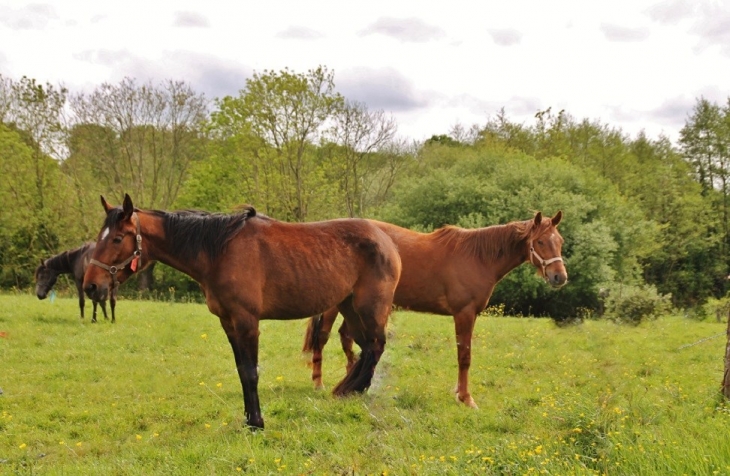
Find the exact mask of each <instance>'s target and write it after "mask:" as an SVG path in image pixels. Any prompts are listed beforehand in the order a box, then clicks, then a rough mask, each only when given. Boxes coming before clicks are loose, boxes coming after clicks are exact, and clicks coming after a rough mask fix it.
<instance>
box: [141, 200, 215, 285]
mask: <svg viewBox="0 0 730 476" xmlns="http://www.w3.org/2000/svg"><path fill="white" fill-rule="evenodd" d="M137 215H138V217H139V219H140V221H141V222H140V226H141V234H142V261H143V263H142V264H143V265H146V264H147V263H149V262H150V261H159V262H160V263H163V264H166V265H167V266H170V267H171V268H175V269H176V270H178V271H181V272H183V273H185V274H187V275H188V276H190V277H191V278H193V279H194V280H196V281H197V282H202V281H201V280H202V279H204V277H205V276H206V275H207V274H208V270H209V268H210V266H209V264H208V262H207V260H184V259H182V258H180V257H179V256H177V255H176V254H174V253H172V252H171V251H170V249H171V246H170V245H171V243H170V240H169V239H168V237H167V236H165V231H164V227H163V223H162V221H163V218H162V217H160V216H157V215H152V214H148V213H144V212H137Z"/></svg>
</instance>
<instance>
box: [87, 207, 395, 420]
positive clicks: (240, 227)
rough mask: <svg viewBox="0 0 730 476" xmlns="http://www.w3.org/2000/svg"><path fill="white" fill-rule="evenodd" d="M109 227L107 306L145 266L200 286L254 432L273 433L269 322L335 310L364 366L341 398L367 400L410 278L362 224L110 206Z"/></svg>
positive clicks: (98, 289)
mask: <svg viewBox="0 0 730 476" xmlns="http://www.w3.org/2000/svg"><path fill="white" fill-rule="evenodd" d="M101 202H102V205H103V206H104V210H105V211H106V214H107V215H106V220H105V222H104V225H103V227H102V230H101V231H100V232H99V237H98V240H97V245H96V250H95V251H94V254H93V259H92V261H91V263H92V264H94V265H95V266H89V268H88V269H87V270H86V275H85V276H84V290H85V291H86V294H87V295H89V297H93V298H97V299H100V298H102V297H103V296H105V295H106V294H107V293H108V292H109V289H110V288H113V287H116V286H117V285H118V283H121V282H123V281H124V280H125V279H127V278H128V277H129V276H130V275H131V274H133V273H134V272H135V271H136V270H138V269H140V267H141V265H142V262H148V261H150V260H154V261H161V262H162V263H165V264H167V265H168V266H171V267H173V268H175V269H177V270H179V271H182V272H183V273H185V274H187V275H188V276H190V277H191V278H193V279H195V280H196V281H197V282H198V283H199V284H200V287H201V288H202V290H203V293H204V294H205V300H206V303H207V304H208V309H209V310H210V312H212V313H213V314H215V315H216V316H218V318H219V319H220V323H221V325H222V326H223V330H224V331H225V333H226V336H227V337H228V341H229V342H230V344H231V348H232V349H233V356H234V358H235V361H236V368H237V370H238V376H239V378H240V380H241V387H242V389H243V401H244V409H245V414H246V423H247V424H248V425H249V426H250V427H252V428H263V427H264V420H263V417H262V416H261V408H260V405H259V397H258V388H257V387H258V368H257V366H258V346H259V320H261V319H299V318H303V317H307V316H311V315H314V314H317V313H321V312H323V311H325V310H327V309H329V308H331V307H333V306H337V309H338V310H339V311H340V312H341V313H342V314H343V315H344V317H345V320H346V321H347V324H348V329H350V334H351V335H352V337H353V339H354V340H355V342H357V344H358V345H359V346H360V348H361V349H362V353H361V355H360V359H359V360H358V361H357V363H355V364H354V365H353V366H352V367H351V368H350V370H349V371H348V372H347V375H346V376H345V378H344V379H343V380H342V381H341V382H340V383H339V384H338V385H337V387H335V389H334V391H333V393H334V394H335V395H346V394H349V393H352V392H363V391H365V390H366V389H367V388H368V387H369V386H370V383H371V380H372V377H373V373H374V372H375V367H376V365H377V363H378V361H379V360H380V356H381V354H382V353H383V351H384V348H385V326H386V324H387V321H388V316H389V314H390V310H391V304H392V300H393V292H394V290H395V286H396V284H397V283H398V278H399V276H400V272H401V261H400V257H399V256H398V250H397V249H396V247H395V245H394V244H393V242H392V240H391V239H390V238H389V237H388V235H386V234H385V233H383V232H382V231H381V230H380V229H379V228H378V227H377V226H375V225H374V224H372V223H370V222H368V221H367V220H362V219H341V220H330V221H323V222H315V223H284V222H280V221H277V220H274V219H272V218H268V217H266V216H262V215H258V214H256V211H255V210H254V208H253V207H246V208H244V209H243V211H242V212H240V213H237V214H232V215H225V214H212V213H205V212H185V211H183V212H164V211H158V210H140V209H137V208H135V207H134V206H133V204H132V200H131V199H130V198H129V195H126V196H125V197H124V203H123V205H122V207H121V208H119V207H117V208H114V207H112V206H110V205H109V204H108V203H107V202H106V200H105V199H104V197H101Z"/></svg>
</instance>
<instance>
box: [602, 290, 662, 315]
mask: <svg viewBox="0 0 730 476" xmlns="http://www.w3.org/2000/svg"><path fill="white" fill-rule="evenodd" d="M605 306H606V307H605V309H606V314H605V317H606V318H608V319H611V320H613V321H615V322H620V323H625V324H634V325H637V324H639V323H641V321H643V320H644V319H656V318H657V317H659V316H660V315H661V314H666V313H668V312H670V311H671V309H672V304H671V295H669V294H659V293H658V292H657V290H656V288H655V287H654V286H651V285H645V286H626V285H620V286H619V287H618V288H615V289H612V290H611V291H610V292H609V293H608V296H607V297H606V303H605Z"/></svg>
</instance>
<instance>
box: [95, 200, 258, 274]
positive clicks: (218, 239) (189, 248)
mask: <svg viewBox="0 0 730 476" xmlns="http://www.w3.org/2000/svg"><path fill="white" fill-rule="evenodd" d="M148 212H149V213H151V214H152V215H155V216H157V217H159V218H161V219H162V227H163V230H164V232H165V236H166V238H167V241H168V243H169V245H170V249H169V251H170V252H171V253H173V254H175V255H177V256H180V257H182V258H183V259H187V260H194V259H196V258H197V257H198V254H199V253H200V252H201V251H203V252H205V254H207V255H208V259H210V260H211V261H214V260H215V259H216V258H217V257H218V256H220V254H221V253H222V252H223V251H224V250H225V248H226V245H227V244H228V242H229V241H230V240H231V238H233V237H234V236H236V234H237V233H238V232H239V231H240V230H241V229H242V228H243V226H244V225H245V224H246V220H247V219H249V218H251V217H254V216H256V210H255V209H254V208H253V207H252V206H247V207H244V208H243V209H242V210H241V211H240V212H238V213H233V214H224V213H210V212H205V211H200V210H178V211H174V212H166V211H161V210H149V211H148ZM123 214H124V212H123V211H122V209H121V208H115V209H113V210H110V211H109V213H108V214H107V217H106V221H105V222H104V227H110V228H113V227H114V225H115V224H116V223H118V222H119V221H120V220H121V218H122V216H123ZM142 246H144V245H142Z"/></svg>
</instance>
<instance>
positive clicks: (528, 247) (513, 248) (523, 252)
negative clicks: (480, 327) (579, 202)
mask: <svg viewBox="0 0 730 476" xmlns="http://www.w3.org/2000/svg"><path fill="white" fill-rule="evenodd" d="M562 216H563V214H562V212H558V213H557V214H556V215H555V216H554V217H552V218H543V217H542V214H541V213H539V212H538V213H537V214H536V215H535V217H534V218H533V219H531V220H526V221H517V222H511V223H507V224H506V225H495V226H489V227H486V228H479V229H475V230H466V229H462V228H457V227H453V226H447V227H444V228H440V229H438V230H436V231H434V232H433V233H418V232H415V231H411V230H407V229H405V228H401V227H399V226H395V225H391V224H389V223H383V222H378V221H373V222H372V223H374V224H375V225H376V226H378V228H380V229H381V230H383V231H384V232H385V233H386V234H387V235H388V236H390V237H391V238H392V239H393V242H394V243H395V244H396V245H397V246H398V252H399V253H400V256H401V260H402V262H403V272H402V274H401V278H400V281H399V282H398V287H397V288H396V290H395V296H394V298H393V303H394V304H396V305H397V306H401V307H403V308H406V309H409V310H413V311H420V312H429V313H433V314H441V315H452V316H454V324H455V326H456V346H457V352H458V358H459V378H458V383H457V386H456V395H457V398H458V399H459V401H461V402H463V403H465V404H466V405H468V406H470V407H474V408H476V403H474V399H473V398H472V397H471V394H470V393H469V388H468V382H469V380H468V378H469V366H470V365H471V337H472V332H473V330H474V322H475V320H476V316H477V314H479V313H480V312H481V311H483V310H484V309H485V308H486V306H487V303H488V302H489V298H490V297H491V295H492V291H493V290H494V286H496V284H497V283H498V282H499V280H501V279H502V278H503V277H504V276H505V275H507V273H509V272H510V271H512V270H513V269H514V268H516V267H517V266H519V265H521V264H522V263H524V262H526V261H529V262H530V263H532V264H533V265H534V266H535V267H536V268H537V270H538V272H539V273H540V275H541V276H542V277H543V278H544V279H545V280H546V281H547V282H548V283H550V284H551V285H552V286H553V287H561V286H563V285H564V284H565V283H566V282H567V280H568V274H567V272H566V271H565V266H564V264H563V260H562V258H561V256H560V254H561V248H562V245H563V237H562V236H560V233H559V232H558V230H557V228H556V227H557V226H558V223H560V220H561V218H562ZM336 318H337V309H334V308H333V309H330V310H328V311H326V312H325V313H324V314H322V315H318V316H315V317H313V318H312V319H310V321H309V327H308V328H307V333H306V335H305V339H304V349H303V350H304V351H305V352H307V351H311V352H312V380H313V381H314V384H315V387H316V388H321V387H322V348H323V347H324V345H325V344H326V343H327V340H328V339H329V334H330V331H331V330H332V326H333V324H334V322H335V319H336ZM348 326H349V323H347V322H345V323H343V324H342V326H341V327H340V331H339V332H340V340H341V342H342V349H343V350H344V351H345V354H346V355H347V358H348V364H347V365H348V367H349V366H350V365H352V362H353V359H354V356H353V354H352V338H351V337H350V335H349V327H348Z"/></svg>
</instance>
